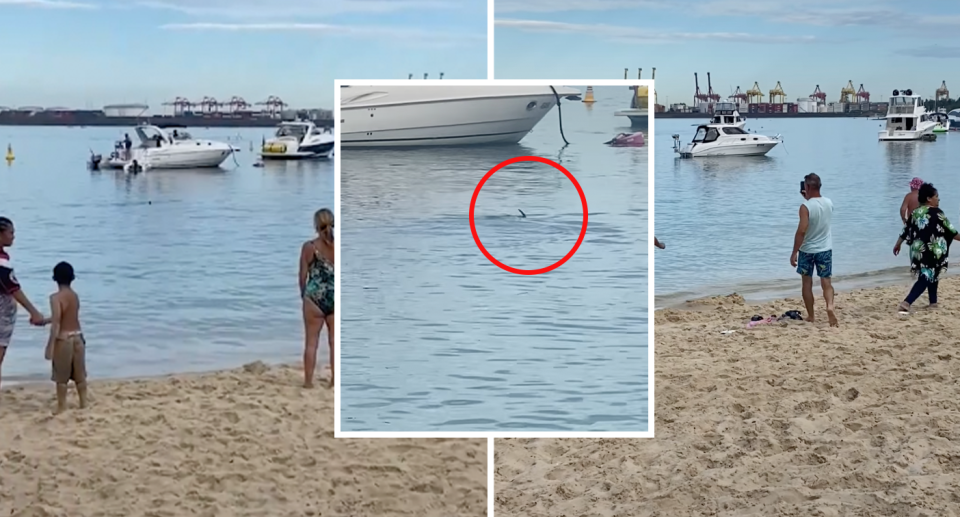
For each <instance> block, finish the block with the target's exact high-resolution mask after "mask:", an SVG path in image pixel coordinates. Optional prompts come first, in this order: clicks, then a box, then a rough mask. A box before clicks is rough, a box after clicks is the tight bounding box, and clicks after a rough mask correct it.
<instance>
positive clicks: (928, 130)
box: [878, 124, 934, 142]
mask: <svg viewBox="0 0 960 517" xmlns="http://www.w3.org/2000/svg"><path fill="white" fill-rule="evenodd" d="M933 128H934V125H933V124H931V125H929V126H927V127H924V128H922V129H917V130H916V131H896V130H886V131H880V134H879V135H878V138H879V139H880V141H881V142H912V141H914V140H922V139H924V138H927V135H933Z"/></svg>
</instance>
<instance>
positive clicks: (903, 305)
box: [897, 302, 910, 314]
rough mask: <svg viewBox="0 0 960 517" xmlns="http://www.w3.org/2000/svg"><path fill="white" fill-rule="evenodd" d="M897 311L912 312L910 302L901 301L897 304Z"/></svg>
mask: <svg viewBox="0 0 960 517" xmlns="http://www.w3.org/2000/svg"><path fill="white" fill-rule="evenodd" d="M897 312H899V313H900V314H910V304H909V303H907V302H900V305H898V306H897Z"/></svg>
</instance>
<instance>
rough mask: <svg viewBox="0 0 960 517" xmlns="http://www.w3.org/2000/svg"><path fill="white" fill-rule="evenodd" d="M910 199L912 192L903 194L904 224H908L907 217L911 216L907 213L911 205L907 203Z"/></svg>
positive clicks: (901, 216)
mask: <svg viewBox="0 0 960 517" xmlns="http://www.w3.org/2000/svg"><path fill="white" fill-rule="evenodd" d="M908 199H910V194H907V195H906V196H903V203H901V204H900V219H901V220H903V224H907V218H909V217H910V214H908V213H907V208H908V207H909V206H910V205H909V204H908V203H907V200H908Z"/></svg>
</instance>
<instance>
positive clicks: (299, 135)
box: [260, 121, 336, 160]
mask: <svg viewBox="0 0 960 517" xmlns="http://www.w3.org/2000/svg"><path fill="white" fill-rule="evenodd" d="M335 140H336V139H335V138H334V137H333V133H331V132H330V131H327V130H322V129H320V128H318V127H317V125H316V124H314V123H313V122H310V121H295V122H281V123H280V125H279V126H278V127H277V132H276V134H274V135H273V138H270V139H268V140H265V141H264V142H263V146H262V147H261V149H260V158H262V159H264V160H304V159H311V158H329V157H330V155H331V154H332V153H333V144H334V142H335Z"/></svg>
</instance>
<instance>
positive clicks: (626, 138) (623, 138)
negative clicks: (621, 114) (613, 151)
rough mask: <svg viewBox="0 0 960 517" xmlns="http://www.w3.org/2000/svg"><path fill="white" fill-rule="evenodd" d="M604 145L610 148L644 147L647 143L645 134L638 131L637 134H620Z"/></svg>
mask: <svg viewBox="0 0 960 517" xmlns="http://www.w3.org/2000/svg"><path fill="white" fill-rule="evenodd" d="M604 143H605V144H607V145H609V146H610V147H643V146H644V144H645V143H646V141H645V139H644V138H643V133H642V132H640V131H637V132H636V133H620V134H619V135H617V136H615V137H613V139H612V140H609V141H607V142H604Z"/></svg>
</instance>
